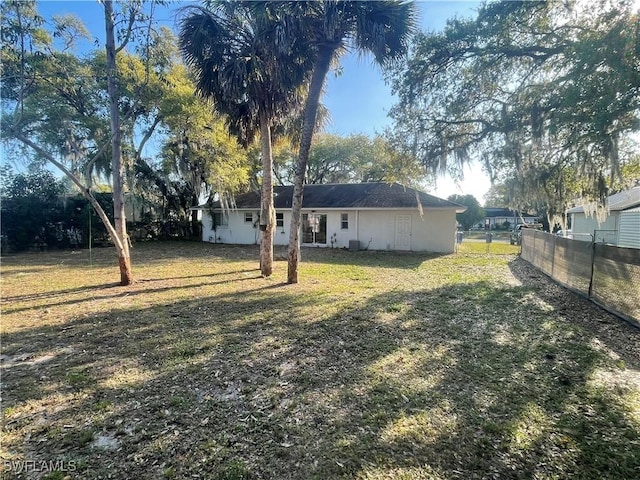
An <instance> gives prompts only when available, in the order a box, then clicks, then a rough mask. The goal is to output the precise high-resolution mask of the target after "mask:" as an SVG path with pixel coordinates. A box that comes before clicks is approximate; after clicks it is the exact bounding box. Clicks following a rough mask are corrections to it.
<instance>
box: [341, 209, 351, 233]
mask: <svg viewBox="0 0 640 480" xmlns="http://www.w3.org/2000/svg"><path fill="white" fill-rule="evenodd" d="M340 228H341V229H342V230H349V214H348V213H343V214H341V215H340Z"/></svg>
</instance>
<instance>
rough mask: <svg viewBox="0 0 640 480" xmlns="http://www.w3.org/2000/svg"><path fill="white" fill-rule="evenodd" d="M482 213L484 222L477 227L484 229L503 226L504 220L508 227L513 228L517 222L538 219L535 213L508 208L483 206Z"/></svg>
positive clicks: (529, 221)
mask: <svg viewBox="0 0 640 480" xmlns="http://www.w3.org/2000/svg"><path fill="white" fill-rule="evenodd" d="M484 214H485V218H484V224H482V223H480V224H478V227H479V228H484V229H486V230H494V229H495V228H501V227H504V225H505V222H509V227H510V228H514V227H515V226H516V225H518V224H519V223H536V222H537V221H538V217H537V216H536V215H533V214H531V213H526V212H518V211H516V210H511V209H510V208H493V207H485V209H484Z"/></svg>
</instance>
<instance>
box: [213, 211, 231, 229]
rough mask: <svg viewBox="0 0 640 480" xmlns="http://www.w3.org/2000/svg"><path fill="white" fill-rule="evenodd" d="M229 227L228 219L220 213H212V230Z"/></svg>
mask: <svg viewBox="0 0 640 480" xmlns="http://www.w3.org/2000/svg"><path fill="white" fill-rule="evenodd" d="M228 225H229V219H228V218H227V216H226V215H225V214H224V213H222V212H214V214H213V228H214V229H215V228H216V227H226V226H228Z"/></svg>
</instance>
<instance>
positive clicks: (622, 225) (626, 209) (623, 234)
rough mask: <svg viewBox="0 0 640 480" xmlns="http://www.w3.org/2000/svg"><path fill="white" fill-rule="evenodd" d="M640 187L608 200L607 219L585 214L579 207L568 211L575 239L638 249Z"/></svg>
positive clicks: (582, 208)
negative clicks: (592, 240)
mask: <svg viewBox="0 0 640 480" xmlns="http://www.w3.org/2000/svg"><path fill="white" fill-rule="evenodd" d="M638 207H640V186H637V187H634V188H631V189H629V190H625V191H622V192H619V193H616V194H614V195H611V196H609V197H607V199H606V202H605V208H606V216H605V217H604V218H598V217H597V215H596V214H595V213H590V214H587V212H585V209H584V206H582V205H580V206H577V207H574V208H571V209H569V210H567V213H568V214H569V215H570V218H571V230H572V232H573V234H574V235H575V238H576V239H580V240H582V239H584V240H591V239H592V238H593V239H594V240H595V241H596V242H604V243H610V244H613V245H618V246H621V247H622V246H624V247H634V248H640V208H638Z"/></svg>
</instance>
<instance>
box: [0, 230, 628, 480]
mask: <svg viewBox="0 0 640 480" xmlns="http://www.w3.org/2000/svg"><path fill="white" fill-rule="evenodd" d="M517 251H518V247H515V246H510V245H508V244H501V243H493V244H491V246H490V253H489V254H488V255H487V254H486V253H485V252H486V245H485V244H484V243H479V242H475V243H474V242H463V244H462V245H461V249H460V253H458V254H453V255H442V256H435V255H432V256H430V255H420V254H394V253H375V252H347V251H341V250H322V249H314V250H303V263H302V265H301V276H300V281H301V283H300V284H298V285H285V284H283V283H282V282H283V280H284V279H285V277H286V264H285V262H282V261H279V262H277V263H276V268H275V273H274V275H273V277H272V278H269V279H264V278H261V277H260V275H259V270H258V269H257V261H256V259H257V249H256V248H255V247H246V248H241V247H229V246H226V247H225V246H222V245H211V244H201V243H178V242H176V243H159V244H142V245H136V246H135V248H134V250H133V262H134V271H135V275H136V277H137V279H138V280H139V281H138V283H137V284H135V285H134V286H132V287H120V286H118V285H116V282H117V280H118V278H119V276H118V272H117V267H116V262H115V254H114V251H113V250H112V249H109V248H106V249H98V250H94V252H93V258H92V262H93V265H92V266H90V265H89V257H88V252H87V251H80V252H77V253H71V252H52V253H44V254H28V255H21V256H12V257H6V258H3V259H2V361H3V376H2V382H3V384H2V409H3V432H2V450H1V455H2V457H3V462H2V466H0V468H4V475H5V476H6V477H7V478H32V477H31V476H28V475H27V474H24V473H23V474H18V473H17V469H18V467H19V466H24V465H27V464H24V463H21V462H24V461H38V462H42V461H54V462H55V461H57V462H58V466H59V467H60V468H59V469H58V470H62V469H63V468H62V467H66V468H64V469H66V470H67V471H65V472H62V471H55V472H46V471H43V470H42V469H41V470H40V473H38V474H36V475H35V477H36V478H38V476H42V477H43V478H50V479H53V478H60V479H62V478H65V477H67V476H68V478H90V479H93V478H116V479H130V478H140V479H147V478H148V479H152V478H153V479H156V478H176V479H182V478H203V479H219V480H221V479H243V478H247V479H287V478H296V479H306V478H317V479H327V478H361V479H365V478H366V479H390V478H398V479H400V478H401V479H418V478H420V479H445V478H446V479H454V478H455V479H473V478H523V479H525V478H526V479H529V478H539V479H542V478H548V479H551V478H584V479H593V478H597V479H600V478H610V479H632V478H639V477H640V440H639V438H640V331H639V330H637V329H634V328H633V327H631V326H629V325H627V324H626V323H624V322H622V321H620V320H618V319H616V318H615V317H613V316H611V315H610V314H608V313H606V312H604V311H602V310H600V309H599V308H598V307H596V306H594V305H593V304H591V303H589V302H588V301H586V300H584V299H582V298H579V297H576V296H575V295H573V294H571V293H569V292H567V291H566V290H564V289H562V288H560V287H557V286H555V285H553V284H551V283H550V282H549V281H548V280H547V278H546V277H544V275H542V274H540V273H538V272H536V271H535V270H534V269H533V268H532V267H530V266H529V265H528V264H526V263H525V262H523V261H522V260H520V259H519V258H518V257H517V256H516V255H515V253H516V252H517ZM7 462H13V463H7ZM32 466H33V465H32ZM32 473H33V472H32ZM32 473H29V475H32Z"/></svg>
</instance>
